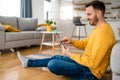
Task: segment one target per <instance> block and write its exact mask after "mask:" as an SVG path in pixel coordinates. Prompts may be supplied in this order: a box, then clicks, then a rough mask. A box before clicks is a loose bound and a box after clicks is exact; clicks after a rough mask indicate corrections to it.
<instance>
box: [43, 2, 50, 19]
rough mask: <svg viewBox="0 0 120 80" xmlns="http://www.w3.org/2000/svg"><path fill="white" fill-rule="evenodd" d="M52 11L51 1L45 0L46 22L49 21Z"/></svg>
mask: <svg viewBox="0 0 120 80" xmlns="http://www.w3.org/2000/svg"><path fill="white" fill-rule="evenodd" d="M50 10H51V3H50V2H49V1H46V0H44V14H45V15H44V20H47V19H49V17H50Z"/></svg>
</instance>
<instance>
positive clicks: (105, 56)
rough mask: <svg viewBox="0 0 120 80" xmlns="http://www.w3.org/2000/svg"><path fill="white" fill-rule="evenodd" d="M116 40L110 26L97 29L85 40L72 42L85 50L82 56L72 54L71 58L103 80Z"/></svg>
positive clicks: (102, 25) (103, 25)
mask: <svg viewBox="0 0 120 80" xmlns="http://www.w3.org/2000/svg"><path fill="white" fill-rule="evenodd" d="M115 43H116V39H115V36H114V33H113V31H112V28H111V26H110V25H109V24H107V23H104V24H101V25H100V26H98V27H95V28H94V29H93V30H92V32H91V34H90V35H89V36H88V37H87V38H85V39H83V40H72V42H71V44H72V45H73V46H75V47H77V48H79V49H84V52H83V54H82V55H76V54H73V53H72V54H71V55H70V58H71V59H73V60H75V61H76V62H77V63H79V64H82V65H84V66H86V67H88V68H89V69H90V71H91V72H92V74H93V75H94V76H96V77H97V78H98V79H101V77H102V76H103V74H104V73H105V71H106V68H107V66H108V64H109V62H110V54H111V50H112V47H113V45H114V44H115Z"/></svg>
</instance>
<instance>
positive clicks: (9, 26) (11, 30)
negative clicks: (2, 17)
mask: <svg viewBox="0 0 120 80" xmlns="http://www.w3.org/2000/svg"><path fill="white" fill-rule="evenodd" d="M3 27H4V28H5V31H6V32H20V30H19V29H17V28H15V27H13V26H11V25H8V24H3Z"/></svg>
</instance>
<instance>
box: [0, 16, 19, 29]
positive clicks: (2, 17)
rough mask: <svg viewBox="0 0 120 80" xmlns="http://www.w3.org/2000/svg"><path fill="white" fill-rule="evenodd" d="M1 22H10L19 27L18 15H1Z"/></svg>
mask: <svg viewBox="0 0 120 80" xmlns="http://www.w3.org/2000/svg"><path fill="white" fill-rule="evenodd" d="M0 22H1V23H2V24H3V23H4V24H9V25H11V26H14V27H16V28H17V17H5V16H0Z"/></svg>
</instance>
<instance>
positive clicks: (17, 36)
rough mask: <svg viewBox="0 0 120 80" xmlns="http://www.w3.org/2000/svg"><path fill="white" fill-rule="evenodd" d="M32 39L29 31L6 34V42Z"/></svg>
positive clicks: (31, 33) (32, 36)
mask: <svg viewBox="0 0 120 80" xmlns="http://www.w3.org/2000/svg"><path fill="white" fill-rule="evenodd" d="M33 38H34V33H33V32H31V31H22V32H17V33H16V32H6V41H17V40H29V39H33Z"/></svg>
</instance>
